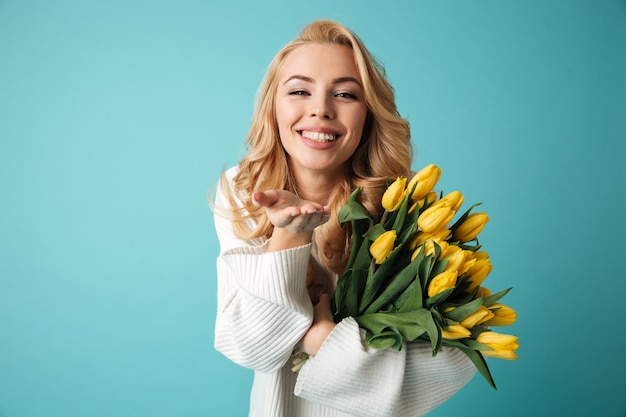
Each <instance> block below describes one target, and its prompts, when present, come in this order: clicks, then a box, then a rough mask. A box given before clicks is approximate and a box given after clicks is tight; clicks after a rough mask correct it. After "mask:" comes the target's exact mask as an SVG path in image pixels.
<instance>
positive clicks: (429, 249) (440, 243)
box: [411, 238, 448, 260]
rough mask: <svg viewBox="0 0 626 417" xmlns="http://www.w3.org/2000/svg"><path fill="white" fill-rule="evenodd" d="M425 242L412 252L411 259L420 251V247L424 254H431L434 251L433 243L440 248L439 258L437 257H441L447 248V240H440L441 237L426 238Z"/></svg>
mask: <svg viewBox="0 0 626 417" xmlns="http://www.w3.org/2000/svg"><path fill="white" fill-rule="evenodd" d="M424 243H425V244H423V246H420V247H418V248H417V249H416V250H415V252H414V253H413V256H411V260H413V259H415V257H416V256H417V254H418V253H420V251H421V250H422V248H424V250H425V252H424V256H429V255H432V254H433V253H435V243H436V244H437V246H439V249H440V253H439V258H438V259H443V257H444V255H445V253H446V251H447V249H448V242H446V241H445V240H441V239H437V238H434V239H428V240H427V241H426V242H424Z"/></svg>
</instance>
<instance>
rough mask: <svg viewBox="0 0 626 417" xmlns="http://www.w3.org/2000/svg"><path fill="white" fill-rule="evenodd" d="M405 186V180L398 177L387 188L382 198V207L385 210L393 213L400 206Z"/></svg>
mask: <svg viewBox="0 0 626 417" xmlns="http://www.w3.org/2000/svg"><path fill="white" fill-rule="evenodd" d="M405 186H406V178H404V177H398V178H397V179H396V180H395V181H394V182H393V183H391V185H389V187H387V190H385V193H384V194H383V198H382V205H383V208H384V209H385V210H387V211H394V210H396V209H397V208H398V207H399V206H400V203H401V202H402V198H403V197H404V189H405Z"/></svg>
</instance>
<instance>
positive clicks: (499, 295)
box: [484, 287, 513, 306]
mask: <svg viewBox="0 0 626 417" xmlns="http://www.w3.org/2000/svg"><path fill="white" fill-rule="evenodd" d="M512 289H513V287H511V288H507V289H506V290H502V291H500V292H497V293H495V294H492V295H490V296H489V297H485V302H484V305H486V306H490V305H492V304H493V303H495V302H497V301H498V300H499V299H500V298H502V297H504V296H505V295H506V294H507V293H508V292H509V291H511V290H512Z"/></svg>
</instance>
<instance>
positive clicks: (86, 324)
mask: <svg viewBox="0 0 626 417" xmlns="http://www.w3.org/2000/svg"><path fill="white" fill-rule="evenodd" d="M383 4H384V5H383ZM315 18H330V19H336V20H339V21H341V22H343V23H345V24H346V25H348V26H349V27H351V28H352V29H354V30H355V31H356V32H357V33H358V34H359V35H360V36H361V37H362V39H363V40H364V41H365V43H366V44H367V46H368V47H369V48H370V50H371V51H372V52H373V53H374V54H375V55H376V56H378V57H379V58H380V60H381V61H382V62H383V63H384V65H385V66H386V68H387V71H388V75H389V78H390V80H391V81H392V83H393V85H394V86H395V87H396V91H397V101H398V105H399V109H400V112H401V113H402V114H403V115H404V116H406V117H408V118H409V119H410V121H411V124H412V132H413V140H414V143H415V146H416V149H417V155H416V159H415V164H414V166H415V168H420V167H422V166H424V165H426V164H428V163H431V162H433V163H436V164H438V165H439V166H441V167H442V169H443V175H442V179H441V184H440V185H441V187H442V188H443V189H444V190H447V191H452V190H453V189H459V190H461V191H463V192H464V194H465V195H466V201H467V204H469V203H471V202H478V201H482V202H483V203H484V204H483V206H482V207H483V209H484V210H485V211H487V212H488V213H489V214H490V216H491V221H490V223H489V224H488V226H487V228H486V229H485V231H484V232H483V234H482V243H483V244H484V246H485V249H486V250H488V251H489V252H490V254H491V258H492V262H493V263H494V265H495V268H494V271H493V273H492V275H491V276H490V277H489V278H488V281H487V282H488V283H489V284H488V286H489V287H490V288H491V289H492V290H499V289H504V288H507V287H509V286H513V287H514V289H513V291H512V292H511V293H510V294H509V295H508V296H507V297H506V299H505V300H506V302H507V303H508V304H510V305H512V306H513V307H515V308H516V309H517V310H518V312H519V321H518V323H516V324H515V325H513V326H512V327H510V328H507V329H506V331H507V332H511V333H514V334H516V335H518V336H519V338H520V343H521V345H522V346H521V348H520V349H519V351H518V353H519V357H520V358H519V360H518V361H515V362H509V361H502V360H497V359H490V360H489V364H490V367H491V369H492V372H493V374H494V377H495V380H496V382H497V383H498V386H499V389H498V391H494V390H492V389H491V388H490V387H489V386H488V385H487V384H486V383H485V381H483V380H482V378H481V377H480V376H477V377H475V378H474V379H473V380H472V382H471V383H470V384H469V385H468V386H467V387H466V388H465V389H464V390H462V391H461V392H460V393H459V394H458V395H456V396H455V397H454V398H452V399H451V400H450V401H449V402H447V403H445V404H444V405H442V406H441V407H440V408H438V409H437V410H435V411H434V412H433V413H432V414H431V415H432V416H449V415H462V416H481V417H486V416H500V415H503V414H506V415H508V416H551V415H564V416H581V417H582V416H607V417H618V416H620V417H623V416H626V398H625V397H624V393H625V392H626V381H625V375H626V356H625V354H624V351H625V350H626V334H625V331H624V320H625V319H626V314H625V309H624V302H625V301H626V300H625V297H624V294H625V292H626V280H625V279H624V278H625V276H624V254H623V252H622V251H623V249H624V246H623V238H624V234H625V232H626V229H625V227H624V222H623V208H624V198H623V194H624V191H625V188H624V180H626V170H625V168H624V166H625V165H626V164H625V162H626V161H625V159H626V157H625V155H626V145H625V142H626V2H625V1H623V0H621V1H617V0H605V1H592V0H588V1H580V0H578V1H577V0H571V1H570V0H553V1H543V0H533V1H506V0H505V1H503V0H492V1H489V0H477V1H458V0H455V1H402V2H394V1H388V2H384V3H383V2H369V3H368V2H364V1H356V0H354V1H337V0H320V1H317V2H301V1H287V0H285V1H279V0H271V1H264V2H256V1H252V0H250V1H245V2H225V1H220V2H205V1H190V0H185V1H178V2H174V1H163V0H151V1H147V0H146V1H119V0H114V1H106V2H105V1H100V2H92V1H76V0H58V1H28V0H25V1H16V0H0V417H75V416H76V417H77V416H81V417H83V416H84V417H87V416H89V417H99V416H151V417H157V416H244V415H246V413H247V406H248V391H249V388H250V383H251V373H250V372H249V371H247V370H245V369H241V368H239V367H237V366H236V365H234V364H232V363H231V362H229V361H228V360H227V359H225V358H224V357H222V356H221V355H220V354H218V353H217V352H216V351H215V350H214V349H213V322H214V318H215V309H216V305H215V288H216V283H215V257H216V255H217V252H218V246H217V239H216V237H215V234H214V229H213V223H212V222H213V220H212V213H211V211H210V210H209V208H208V207H207V195H208V193H209V192H210V190H211V188H212V187H213V185H214V184H215V182H216V180H217V178H218V175H219V172H220V170H221V169H222V168H223V167H225V166H230V165H233V164H235V163H236V162H237V161H238V159H239V158H240V156H241V151H242V143H243V139H244V136H245V134H246V132H247V129H248V126H249V122H250V120H251V114H252V106H253V100H254V96H255V93H256V89H257V86H258V84H259V83H260V81H261V78H262V77H263V74H264V71H265V68H266V67H267V65H268V64H269V61H270V60H271V58H272V57H273V55H274V54H275V53H276V52H277V51H278V49H280V47H281V46H282V45H283V44H284V43H286V42H288V41H289V40H290V39H292V38H293V37H295V36H296V35H297V33H298V31H299V30H300V28H302V27H303V26H304V25H305V24H306V23H307V22H309V21H311V20H313V19H315ZM287 417H288V416H287Z"/></svg>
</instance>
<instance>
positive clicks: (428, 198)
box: [409, 188, 437, 210]
mask: <svg viewBox="0 0 626 417" xmlns="http://www.w3.org/2000/svg"><path fill="white" fill-rule="evenodd" d="M409 190H410V188H409ZM436 201H437V192H435V191H431V192H429V193H428V194H426V196H425V197H424V198H420V199H419V200H417V203H416V204H417V206H418V207H419V208H420V210H421V208H422V207H424V204H425V203H427V202H428V204H433V203H434V202H436Z"/></svg>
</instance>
